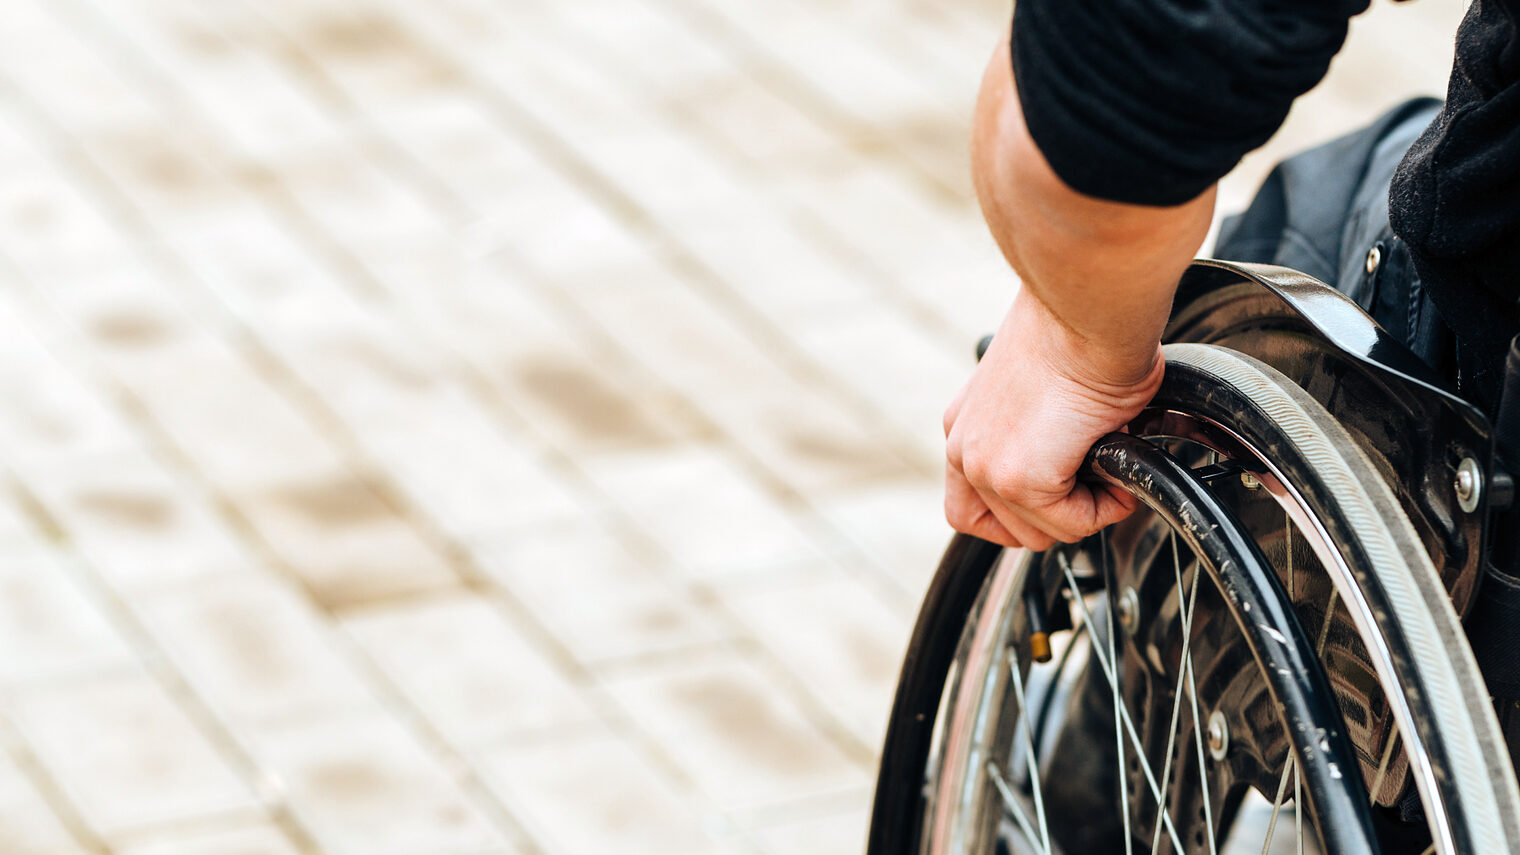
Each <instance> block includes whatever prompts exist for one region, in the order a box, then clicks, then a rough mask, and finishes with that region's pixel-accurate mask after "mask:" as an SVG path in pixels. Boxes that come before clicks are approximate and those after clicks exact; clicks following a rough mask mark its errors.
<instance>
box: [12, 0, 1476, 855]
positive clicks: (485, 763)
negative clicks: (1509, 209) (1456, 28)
mask: <svg viewBox="0 0 1520 855" xmlns="http://www.w3.org/2000/svg"><path fill="white" fill-rule="evenodd" d="M1433 2H1434V0H1427V3H1426V4H1425V7H1426V8H1425V10H1416V11H1413V12H1410V13H1409V14H1408V15H1406V16H1405V18H1404V19H1403V21H1409V22H1414V23H1403V21H1401V22H1399V23H1396V24H1392V25H1390V26H1392V27H1400V28H1401V29H1397V30H1394V29H1386V30H1378V31H1377V33H1372V31H1370V30H1369V33H1370V35H1368V36H1367V39H1366V40H1364V41H1361V42H1357V44H1358V45H1372V47H1371V48H1367V49H1362V48H1358V49H1362V50H1363V53H1365V54H1367V55H1368V56H1370V57H1371V58H1370V59H1361V60H1356V61H1355V63H1353V64H1354V65H1355V68H1354V69H1353V71H1355V72H1356V74H1360V75H1361V76H1360V77H1358V76H1356V74H1351V72H1347V74H1351V76H1350V77H1347V78H1346V79H1348V80H1351V81H1352V83H1350V84H1347V85H1346V86H1341V87H1340V88H1338V89H1337V88H1334V87H1332V89H1330V90H1327V93H1326V94H1324V95H1323V96H1316V97H1317V98H1321V101H1320V102H1318V103H1321V104H1327V105H1329V106H1322V107H1319V108H1314V109H1310V110H1308V111H1307V112H1301V113H1300V114H1299V116H1297V117H1295V122H1296V123H1297V124H1296V125H1295V127H1300V128H1301V130H1298V131H1295V132H1294V133H1295V134H1296V136H1292V138H1291V139H1292V140H1296V141H1298V142H1300V143H1301V142H1302V140H1303V139H1306V138H1309V137H1314V136H1323V135H1324V134H1327V133H1329V132H1331V131H1333V130H1335V129H1336V128H1339V127H1345V126H1348V125H1350V124H1354V123H1355V122H1356V121H1358V120H1360V119H1363V118H1365V117H1367V116H1368V115H1370V114H1371V113H1372V112H1374V111H1375V108H1376V106H1378V104H1381V103H1386V102H1387V101H1389V100H1392V99H1393V98H1394V97H1396V96H1397V95H1398V94H1400V93H1401V92H1402V91H1404V89H1407V88H1408V86H1409V85H1412V83H1411V81H1412V82H1413V83H1418V82H1421V81H1425V80H1428V79H1430V77H1431V75H1432V74H1434V79H1435V80H1436V81H1439V80H1440V79H1441V77H1442V75H1441V73H1440V71H1439V66H1440V59H1439V57H1436V58H1435V59H1434V60H1432V62H1431V63H1430V65H1431V66H1433V67H1434V68H1435V69H1436V71H1434V72H1431V70H1430V67H1427V66H1422V65H1419V64H1418V63H1414V64H1411V63H1408V62H1405V61H1403V60H1400V64H1399V65H1398V66H1396V67H1392V68H1390V67H1388V65H1389V64H1387V63H1380V62H1379V61H1378V60H1379V49H1378V48H1377V45H1378V44H1379V42H1377V41H1375V40H1374V37H1375V36H1376V37H1380V38H1383V39H1384V42H1383V43H1382V44H1385V45H1386V43H1387V39H1388V38H1389V36H1387V35H1386V34H1387V33H1395V34H1402V35H1397V36H1396V37H1397V38H1408V37H1409V35H1408V34H1409V33H1411V32H1414V33H1418V32H1419V30H1420V27H1421V26H1424V27H1427V29H1428V27H1429V24H1428V22H1429V21H1430V20H1432V19H1434V18H1442V19H1443V20H1449V19H1450V18H1451V17H1452V15H1453V14H1454V12H1459V11H1460V10H1456V8H1455V6H1456V4H1447V5H1449V6H1451V7H1452V8H1451V9H1446V8H1444V7H1440V8H1433V7H1431V3H1433ZM1422 15H1423V16H1424V17H1421V16H1422ZM1006 16H1007V9H1006V6H1005V4H1004V3H1002V2H993V0H966V2H962V3H954V4H949V3H940V2H927V0H895V2H886V3H865V2H828V3H818V2H809V0H772V2H768V3H765V4H762V5H759V6H757V5H754V4H739V3H734V2H729V0H602V2H597V3H557V2H550V0H540V2H535V0H515V2H489V0H429V2H426V3H414V2H405V0H363V2H338V0H303V2H295V0H274V2H267V1H266V2H254V0H228V2H222V3H207V2H198V1H197V0H110V2H105V0H10V2H8V3H7V4H6V8H5V24H4V26H0V401H3V405H0V467H3V468H0V851H3V852H5V853H7V855H23V853H32V854H34V855H35V853H49V855H55V854H56V855H62V853H81V852H91V853H105V852H113V853H129V855H290V853H307V855H315V853H329V855H349V854H350V853H352V855H450V853H458V855H504V853H546V855H547V853H587V855H593V853H606V852H619V853H657V855H682V853H703V854H704V855H705V853H718V854H719V855H723V853H747V855H764V853H774V855H783V853H784V855H810V853H820V855H822V853H829V855H839V853H851V852H858V851H859V848H860V842H861V840H862V839H863V836H864V834H863V829H864V824H865V821H866V815H867V801H868V798H869V792H870V786H871V778H872V774H873V770H874V764H875V752H876V746H877V744H878V741H879V739H880V734H881V731H882V728H883V725H884V720H885V715H886V710H887V703H888V699H889V695H890V690H891V685H892V681H893V679H894V677H895V671H896V668H897V663H898V660H899V657H900V655H901V653H902V647H903V644H904V642H905V638H906V634H907V629H908V626H909V623H910V621H911V619H912V615H913V612H914V608H915V604H916V601H917V598H918V594H919V592H920V591H921V589H922V587H923V585H924V584H925V582H926V580H927V575H928V573H929V572H930V570H931V569H932V566H933V561H934V556H935V554H936V553H937V551H938V549H939V546H940V544H941V543H942V541H943V539H944V538H945V536H946V530H945V528H944V526H943V523H942V522H940V516H939V497H938V477H939V475H938V472H939V463H938V460H939V457H938V444H939V436H938V425H937V422H938V414H939V412H940V408H941V406H942V405H943V403H944V402H945V401H946V400H947V399H948V397H949V395H950V394H951V393H952V392H953V390H954V389H955V388H956V386H957V385H958V384H959V382H960V380H961V379H962V377H963V375H964V374H965V372H966V371H967V369H968V366H969V364H970V346H971V343H972V342H973V341H974V340H975V338H976V336H977V335H978V334H979V333H981V332H982V331H984V330H986V329H989V328H990V327H991V326H992V325H993V324H994V323H995V320H996V318H997V316H998V314H999V312H1000V309H1001V307H1002V306H1003V305H1004V304H1005V302H1006V300H1007V297H1008V294H1009V288H1010V286H1011V283H1010V281H1009V277H1008V275H1007V274H1006V273H1005V272H1004V271H1003V269H1002V266H1001V264H1000V262H999V260H998V259H997V257H996V253H995V251H994V250H993V249H992V247H991V244H990V242H989V241H988V240H987V239H986V238H985V236H984V235H983V233H982V231H981V229H980V226H979V225H978V219H977V216H976V213H975V207H974V204H973V203H972V201H971V199H970V196H969V192H968V188H967V182H966V178H965V175H964V172H965V166H964V156H963V148H964V144H963V139H964V136H965V123H966V116H967V112H968V109H969V104H970V100H971V97H972V95H973V90H974V88H975V85H976V81H977V79H978V76H979V69H980V65H981V63H982V58H983V57H984V56H985V55H986V53H987V51H988V48H989V45H990V41H991V39H992V37H993V35H992V34H993V33H995V31H996V30H997V29H998V28H999V27H1000V26H1002V22H1003V21H1004V20H1005V18H1006ZM1443 16H1444V18H1443ZM1383 17H1391V16H1388V15H1384V16H1383ZM1420 22H1425V23H1423V24H1422V23H1420ZM1379 33H1382V34H1383V35H1381V36H1378V34H1379ZM1420 37H1421V38H1428V35H1421V36H1420ZM1385 49H1386V47H1385ZM1411 68H1413V70H1411ZM1357 69H1360V71H1357ZM1337 73H1338V74H1341V72H1340V71H1338V72H1337ZM1400 74H1403V75H1406V77H1409V79H1408V80H1405V79H1404V78H1400V77H1397V75H1400ZM1422 74H1423V75H1424V76H1423V77H1421V76H1420V75H1422ZM1390 75H1393V77H1391V78H1390ZM1410 75H1413V76H1410ZM1390 79H1392V80H1394V84H1392V85H1389V84H1388V83H1387V81H1388V80H1390ZM1358 80H1361V81H1371V80H1376V81H1379V82H1378V84H1377V86H1376V87H1375V89H1376V92H1377V94H1376V95H1375V96H1372V97H1370V98H1369V97H1364V96H1365V95H1366V93H1368V92H1369V91H1370V90H1372V89H1374V87H1373V86H1372V84H1370V83H1366V84H1358V83H1357V82H1356V81H1358ZM1400 81H1402V82H1400ZM1348 86H1349V88H1347V87H1348ZM1401 87H1402V88H1401ZM1348 92H1349V93H1351V94H1350V95H1348V94H1347V93H1348ZM1325 98H1329V99H1332V100H1328V101H1326V100H1323V99H1325ZM1335 98H1340V99H1341V101H1339V102H1337V101H1335V100H1333V99H1335ZM1374 102H1375V103H1374ZM1337 104H1354V105H1355V109H1350V110H1342V109H1340V108H1339V107H1337V106H1336V105H1337ZM1326 116H1329V117H1330V118H1329V119H1328V121H1327V120H1326V119H1325V117H1326ZM1306 123H1307V124H1306ZM1290 144H1291V141H1290ZM1253 168H1256V169H1257V172H1258V173H1259V167H1253ZM1249 183H1250V181H1249V180H1248V179H1245V178H1242V179H1239V180H1238V181H1237V184H1236V186H1237V190H1235V191H1233V192H1235V193H1236V197H1238V196H1239V195H1240V193H1242V192H1244V190H1242V189H1238V188H1244V187H1246V186H1247V185H1248V184H1249Z"/></svg>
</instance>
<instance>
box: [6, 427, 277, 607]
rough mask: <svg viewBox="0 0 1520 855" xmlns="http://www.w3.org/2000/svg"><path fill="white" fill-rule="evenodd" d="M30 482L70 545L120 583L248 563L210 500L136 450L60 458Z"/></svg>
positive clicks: (145, 582) (170, 580) (151, 582)
mask: <svg viewBox="0 0 1520 855" xmlns="http://www.w3.org/2000/svg"><path fill="white" fill-rule="evenodd" d="M28 484H29V487H30V489H32V490H34V491H35V492H36V494H37V496H38V499H39V501H41V502H42V504H43V505H44V506H46V507H47V509H48V512H49V513H50V514H51V515H52V516H53V518H54V519H55V520H56V521H57V523H58V525H59V526H60V527H61V529H62V530H63V532H64V534H65V535H66V536H67V538H68V541H69V543H70V545H71V546H72V547H73V548H75V549H77V550H79V552H80V554H81V555H82V556H84V558H85V559H86V561H88V563H89V564H90V566H91V567H92V568H94V569H95V570H96V571H97V572H99V573H100V574H101V575H102V576H104V577H105V578H106V579H108V580H109V581H110V582H111V584H112V585H113V586H117V587H119V588H121V589H139V588H145V587H153V586H157V585H165V584H174V583H177V582H183V581H186V580H190V579H195V578H199V577H204V576H214V575H220V574H224V573H230V572H237V571H244V570H249V569H251V568H252V567H253V566H254V559H253V558H252V556H250V555H249V553H248V547H247V544H246V543H245V542H243V541H242V540H241V539H240V538H239V536H238V535H237V534H236V533H235V532H234V530H233V529H232V528H231V526H230V524H229V523H228V522H227V521H226V519H225V518H223V517H222V516H221V515H220V514H218V513H217V511H216V510H215V509H214V505H213V500H212V498H211V497H210V496H208V495H207V494H206V493H205V491H204V490H203V489H201V488H200V487H198V486H197V485H194V484H193V483H187V478H186V476H185V475H183V474H181V473H177V472H172V471H170V469H169V468H168V467H166V466H165V465H164V464H162V463H160V462H158V461H155V460H153V459H152V458H150V457H149V456H148V455H146V454H144V453H143V452H141V451H138V450H134V451H131V452H126V453H120V454H109V455H105V456H80V457H79V458H77V459H74V460H69V461H61V462H59V463H58V464H57V465H51V466H48V467H46V468H43V469H40V470H39V471H38V472H37V473H36V476H35V477H34V478H33V479H30V480H29V482H28Z"/></svg>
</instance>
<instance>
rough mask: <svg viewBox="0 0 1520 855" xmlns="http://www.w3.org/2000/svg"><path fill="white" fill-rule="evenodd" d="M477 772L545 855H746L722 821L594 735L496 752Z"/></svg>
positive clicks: (624, 745) (637, 756) (633, 751)
mask: <svg viewBox="0 0 1520 855" xmlns="http://www.w3.org/2000/svg"><path fill="white" fill-rule="evenodd" d="M477 764H478V765H479V766H480V768H481V769H482V770H483V771H484V773H485V776H486V780H487V781H488V782H489V783H490V786H491V787H492V789H493V790H495V791H496V792H498V793H500V795H501V798H502V801H503V802H504V803H506V804H507V805H508V806H509V807H510V808H511V809H512V810H513V811H514V813H515V814H517V815H519V816H521V817H522V818H523V820H524V822H525V824H526V825H527V827H528V830H529V833H530V834H531V835H532V836H533V838H534V840H535V841H536V842H537V843H538V844H539V845H540V846H542V847H543V849H544V850H545V851H546V852H547V853H551V855H559V853H567V855H568V853H590V852H606V851H609V850H617V851H620V852H628V853H647V855H707V853H713V855H720V853H725V854H726V853H734V852H738V851H744V850H742V849H739V848H737V847H736V845H735V843H734V841H733V840H732V835H733V829H732V827H731V826H730V824H729V823H728V821H727V820H726V819H725V818H724V816H723V815H722V813H720V812H719V811H717V810H715V809H714V808H713V807H712V806H711V805H710V804H708V803H705V802H704V800H702V799H701V798H700V797H696V796H695V794H693V793H691V792H690V791H689V790H688V789H686V788H685V787H682V786H681V785H679V784H678V783H676V782H673V781H671V780H670V779H669V777H668V776H667V775H665V774H663V773H662V772H661V770H660V769H659V768H658V767H656V766H655V765H654V764H651V763H650V762H649V760H648V759H646V758H645V757H644V756H643V754H642V752H641V751H640V750H639V749H638V747H637V746H635V745H630V744H629V743H628V742H626V741H625V740H623V739H621V738H619V737H617V736H614V735H613V734H611V733H608V732H606V731H603V730H600V729H596V730H591V731H589V732H584V733H567V734H564V735H561V736H557V737H554V738H551V739H546V740H542V741H534V742H531V743H528V744H523V745H511V746H507V747H504V748H500V749H496V750H493V751H489V752H486V753H484V754H483V755H481V757H480V759H479V760H478V761H477Z"/></svg>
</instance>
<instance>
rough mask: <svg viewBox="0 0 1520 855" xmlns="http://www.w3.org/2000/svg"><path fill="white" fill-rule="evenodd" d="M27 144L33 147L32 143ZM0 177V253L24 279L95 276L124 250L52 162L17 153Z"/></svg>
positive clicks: (99, 215) (110, 225)
mask: <svg viewBox="0 0 1520 855" xmlns="http://www.w3.org/2000/svg"><path fill="white" fill-rule="evenodd" d="M28 142H29V143H30V144H31V145H32V146H34V147H35V146H36V145H37V142H36V140H35V139H32V140H28ZM33 150H35V149H33ZM26 151H27V150H25V149H23V152H26ZM4 174H5V181H4V185H5V186H4V188H3V189H0V223H4V224H5V232H6V234H5V235H4V236H3V237H0V251H3V252H4V254H5V257H6V259H7V260H9V261H10V262H11V263H12V264H13V265H15V266H16V267H17V268H19V269H20V270H21V272H23V273H25V274H26V275H27V276H29V277H30V278H32V279H35V280H39V281H47V280H49V279H52V278H55V277H59V276H66V275H71V274H76V275H77V274H80V273H94V272H99V271H101V270H103V269H106V267H107V265H108V264H109V263H110V262H111V261H113V260H114V259H116V258H117V257H118V256H119V255H120V254H121V252H122V251H123V249H124V248H125V243H124V241H123V239H122V237H121V235H120V234H119V232H118V230H117V229H116V227H115V225H114V224H113V223H111V222H110V220H108V219H107V218H106V217H105V216H103V215H102V213H101V212H100V211H99V210H98V209H97V208H96V207H95V206H93V205H92V204H90V201H89V199H88V197H87V196H86V195H85V193H84V192H83V191H82V188H80V187H79V186H78V182H77V181H72V180H70V178H69V177H68V176H67V175H65V174H62V173H61V172H60V171H59V170H58V168H57V167H56V166H55V165H54V164H53V163H51V162H49V161H48V160H45V159H39V158H36V157H26V156H25V155H24V154H23V155H22V156H21V157H15V158H14V159H13V160H11V162H10V163H9V164H7V166H6V167H5V170H4Z"/></svg>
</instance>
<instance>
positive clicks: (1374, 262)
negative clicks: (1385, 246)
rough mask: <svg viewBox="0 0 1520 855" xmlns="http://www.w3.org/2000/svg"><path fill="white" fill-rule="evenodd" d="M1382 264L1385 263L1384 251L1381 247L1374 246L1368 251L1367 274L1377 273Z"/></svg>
mask: <svg viewBox="0 0 1520 855" xmlns="http://www.w3.org/2000/svg"><path fill="white" fill-rule="evenodd" d="M1382 263H1383V250H1382V248H1381V247H1376V246H1374V247H1373V248H1372V249H1369V250H1367V272H1368V273H1376V272H1377V269H1378V265H1379V264H1382Z"/></svg>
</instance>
